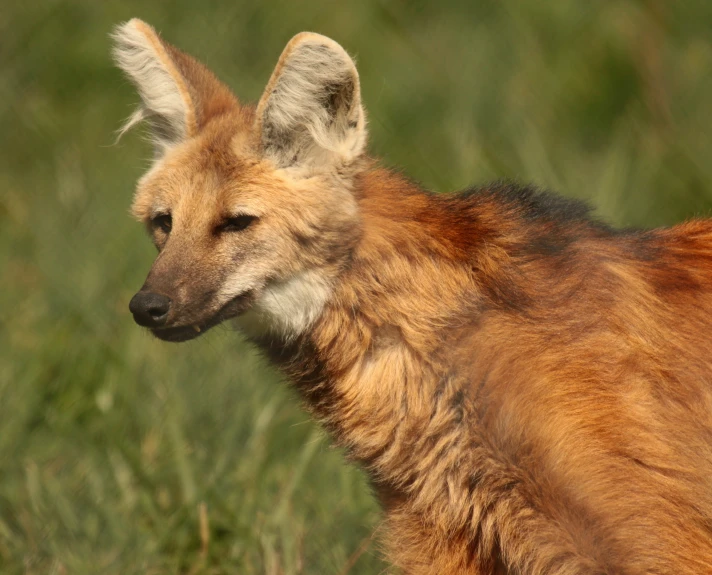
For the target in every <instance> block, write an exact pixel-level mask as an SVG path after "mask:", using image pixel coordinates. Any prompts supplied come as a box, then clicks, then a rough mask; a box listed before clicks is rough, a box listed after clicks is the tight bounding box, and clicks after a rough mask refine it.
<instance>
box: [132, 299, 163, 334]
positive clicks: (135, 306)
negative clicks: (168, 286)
mask: <svg viewBox="0 0 712 575" xmlns="http://www.w3.org/2000/svg"><path fill="white" fill-rule="evenodd" d="M170 309H171V299H170V298H168V297H166V296H164V295H161V294H158V293H151V292H147V291H140V292H138V293H137V294H136V295H135V296H133V297H132V298H131V301H130V302H129V310H130V311H131V313H132V314H133V316H134V321H135V322H136V323H137V324H138V325H142V326H143V327H161V326H162V325H163V324H165V323H166V319H168V311H169V310H170Z"/></svg>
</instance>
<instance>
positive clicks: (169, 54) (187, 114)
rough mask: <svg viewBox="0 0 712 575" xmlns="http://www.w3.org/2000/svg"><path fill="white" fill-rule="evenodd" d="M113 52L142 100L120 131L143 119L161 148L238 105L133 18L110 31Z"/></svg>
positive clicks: (197, 65)
mask: <svg viewBox="0 0 712 575" xmlns="http://www.w3.org/2000/svg"><path fill="white" fill-rule="evenodd" d="M112 38H113V40H114V48H113V55H114V59H115V61H116V64H117V65H118V67H119V68H121V69H122V70H123V71H124V73H125V74H126V75H127V76H128V77H129V79H130V80H131V81H132V82H133V83H134V85H135V86H136V88H137V89H138V93H139V95H140V97H141V105H140V107H139V108H138V110H136V112H134V113H133V115H132V116H131V117H130V118H129V119H128V121H127V122H126V124H125V125H124V126H123V128H122V129H121V130H120V135H121V134H123V133H124V132H126V130H128V129H129V128H131V127H132V126H134V125H135V124H137V123H139V122H140V121H142V120H144V119H145V120H147V121H148V122H149V123H150V125H151V132H152V135H153V139H154V141H155V143H156V145H157V147H158V149H159V151H163V150H165V149H166V148H168V147H170V146H173V145H175V144H177V143H179V142H182V141H183V140H186V139H188V138H190V137H192V136H194V135H196V134H197V133H198V132H199V131H200V129H201V127H202V126H204V125H205V124H206V123H207V122H208V121H209V120H210V119H211V118H212V117H214V116H216V115H219V114H222V113H225V112H228V111H229V110H230V109H233V108H235V107H237V105H238V104H237V100H236V99H235V97H234V96H233V95H232V94H231V93H230V90H228V88H226V87H225V86H224V85H223V84H222V83H220V81H218V80H217V79H216V78H215V76H213V74H212V73H211V72H210V71H208V70H207V68H205V67H204V66H203V65H202V64H200V63H199V62H197V61H196V60H194V59H193V58H191V57H190V56H188V55H187V54H184V53H183V52H181V51H180V50H178V49H177V48H174V47H173V46H171V45H170V44H168V43H167V42H165V41H163V40H162V39H161V37H160V36H159V35H158V33H157V32H156V31H155V30H154V29H153V28H152V27H151V26H149V25H148V24H146V23H145V22H143V21H141V20H139V19H137V18H134V19H133V20H129V21H128V22H126V23H124V24H121V25H119V26H117V27H116V29H115V30H114V33H113V34H112Z"/></svg>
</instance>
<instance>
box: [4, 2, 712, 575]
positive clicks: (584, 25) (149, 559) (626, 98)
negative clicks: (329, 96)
mask: <svg viewBox="0 0 712 575" xmlns="http://www.w3.org/2000/svg"><path fill="white" fill-rule="evenodd" d="M133 16H138V17H140V18H143V19H145V20H147V21H149V22H150V23H152V24H154V25H155V26H156V27H157V29H159V30H160V31H161V32H162V33H163V34H164V36H165V37H166V38H167V39H168V40H169V41H170V42H173V43H175V44H177V45H178V46H179V47H181V48H183V49H184V50H187V51H188V52H190V53H192V54H194V55H195V56H197V57H198V58H200V59H201V60H203V61H204V62H206V63H207V64H208V65H209V66H210V67H211V68H212V69H213V70H215V71H216V73H217V74H218V75H219V76H220V77H221V78H222V79H224V80H225V81H226V82H227V83H228V84H229V85H230V86H231V87H232V88H233V89H234V90H235V92H236V93H237V94H238V96H239V97H240V98H242V99H244V100H255V99H257V98H258V97H259V95H260V91H261V89H262V87H263V86H264V84H265V82H266V81H267V79H268V77H269V75H270V73H271V70H272V67H273V66H274V64H275V62H276V59H277V57H278V55H279V53H280V51H281V49H282V47H283V46H284V44H285V43H286V42H287V40H288V39H289V38H290V37H291V36H292V35H293V34H295V33H296V32H299V31H301V30H313V31H317V32H321V33H323V34H327V35H329V36H332V37H333V38H335V39H336V40H337V41H339V42H341V43H342V44H343V45H344V46H345V47H346V48H347V49H348V50H349V51H350V52H351V53H352V54H353V55H354V56H355V57H356V58H357V60H358V63H359V68H360V72H361V77H362V86H363V92H364V100H365V103H366V106H367V108H368V111H369V118H370V130H371V149H372V151H373V152H374V153H375V154H377V155H381V156H383V157H384V158H385V162H386V163H387V164H389V165H394V166H401V167H403V168H404V169H405V171H406V172H408V173H409V174H410V175H412V176H413V177H414V178H416V179H418V180H420V181H422V182H423V183H424V185H426V186H429V187H433V188H435V189H438V190H453V189H457V188H462V187H466V186H468V185H469V184H471V183H476V182H484V181H487V180H492V179H496V178H501V177H508V178H515V179H518V180H524V181H533V182H536V183H537V184H539V185H541V186H545V187H549V188H553V189H555V190H557V191H560V192H562V193H564V194H568V195H573V196H576V197H579V198H585V199H587V200H589V201H590V202H591V203H592V204H593V205H595V206H596V207H597V209H598V213H599V214H600V215H601V216H603V217H605V218H606V219H608V220H609V221H612V222H614V223H616V224H620V225H635V226H652V225H663V224H671V223H674V222H676V221H679V220H681V219H684V218H686V217H690V216H693V215H708V214H709V210H710V207H711V206H712V139H711V134H712V2H709V1H707V0H687V1H686V2H666V1H664V0H649V1H643V0H640V1H638V0H617V1H600V2H592V1H590V0H548V1H536V2H535V1H515V0H487V1H484V0H483V1H474V0H471V1H467V0H463V1H461V2H455V1H452V2H447V1H442V2H437V3H436V2H425V1H424V0H420V1H415V2H405V1H402V0H401V1H396V0H360V1H351V2H339V3H331V2H326V1H325V0H312V1H310V2H308V3H296V2H286V1H280V0H265V1H262V2H247V1H245V0H231V1H226V0H220V1H214V0H207V1H204V2H194V1H189V0H175V1H171V2H151V3H148V2H139V1H138V0H122V1H118V0H107V1H103V2H96V1H91V0H65V1H61V2H60V1H57V0H44V1H42V2H28V1H19V0H5V2H4V3H3V7H2V9H0V275H1V277H2V282H1V284H0V573H3V574H5V573H7V574H10V573H23V574H44V573H50V574H57V575H59V574H94V573H101V574H122V575H123V574H131V573H148V574H168V573H182V574H203V573H246V574H252V573H268V574H278V573H284V574H286V575H291V574H298V573H319V574H321V573H325V574H326V573H333V574H343V573H350V574H355V573H361V574H371V573H380V572H383V571H384V570H385V565H384V564H383V563H382V562H381V561H380V559H379V556H378V549H377V544H376V543H375V542H372V541H371V535H372V533H373V531H374V530H375V529H377V526H378V522H379V514H378V510H377V508H376V505H375V504H374V502H373V501H372V499H371V496H370V494H369V492H368V487H367V483H366V481H365V479H364V477H363V476H362V474H361V473H360V472H359V471H358V470H356V469H354V468H352V467H350V466H347V465H344V464H343V462H342V460H341V455H340V454H339V452H338V451H336V450H334V449H332V448H330V447H329V446H328V439H327V438H325V437H323V434H322V433H321V432H320V431H319V429H318V428H317V427H316V426H315V425H313V424H312V423H311V422H309V421H308V418H307V417H306V416H305V414H304V413H303V412H302V411H301V409H300V408H299V403H298V400H297V398H296V397H295V395H294V394H293V393H292V392H290V391H289V390H288V388H287V387H286V386H285V385H284V384H283V382H281V381H279V378H278V376H277V374H276V373H275V372H274V371H272V370H270V369H268V368H267V367H266V366H265V365H264V364H263V363H262V362H261V360H260V359H259V358H258V357H257V356H256V354H255V353H254V352H253V351H252V350H250V349H249V348H248V347H247V346H246V345H245V344H244V342H243V341H242V340H241V339H240V337H239V334H236V333H233V332H231V331H230V329H229V328H223V329H217V330H214V332H211V333H210V334H209V335H208V336H206V337H204V338H201V339H200V340H198V341H196V342H192V343H189V344H183V345H181V346H180V347H179V346H175V345H170V344H165V343H161V342H158V341H154V340H153V339H151V337H149V336H148V335H147V334H145V333H144V332H143V331H142V330H140V329H139V328H137V327H136V326H135V325H134V324H133V321H132V319H131V316H130V314H129V313H128V310H127V303H128V301H129V299H130V297H131V295H132V294H133V292H134V291H135V290H136V289H137V288H138V287H139V286H140V285H141V283H142V282H143V279H144V276H145V274H146V272H147V271H148V269H149V266H150V263H151V261H152V259H153V256H154V252H153V248H152V247H151V245H150V243H149V241H148V240H147V239H146V238H145V237H144V233H143V231H142V229H141V227H140V226H139V225H138V224H135V223H134V222H132V221H131V220H130V219H129V217H128V215H127V209H128V206H129V203H130V198H131V193H132V190H133V186H134V183H135V180H136V179H137V177H139V176H140V175H141V173H142V171H143V170H144V169H145V167H146V165H147V160H148V158H149V157H150V155H151V151H150V149H149V146H148V145H147V144H146V143H145V142H144V141H143V140H142V139H141V137H140V136H138V135H137V134H130V135H128V136H126V137H125V138H124V139H123V140H122V142H121V143H120V144H118V145H116V146H112V145H111V144H112V143H113V140H114V130H115V129H116V128H117V127H118V126H119V125H120V123H121V122H122V120H123V119H124V118H125V117H126V116H127V115H128V114H129V113H130V111H131V110H132V107H133V105H134V104H135V103H136V101H137V97H136V95H135V93H134V91H133V89H132V88H131V87H130V86H129V85H128V83H127V82H126V81H125V80H124V79H123V78H122V77H121V75H120V74H119V72H118V71H117V70H116V69H115V68H113V67H112V64H111V62H110V58H109V40H108V33H109V32H110V30H111V28H112V26H114V25H115V24H116V23H118V22H120V21H123V20H126V19H128V18H130V17H133Z"/></svg>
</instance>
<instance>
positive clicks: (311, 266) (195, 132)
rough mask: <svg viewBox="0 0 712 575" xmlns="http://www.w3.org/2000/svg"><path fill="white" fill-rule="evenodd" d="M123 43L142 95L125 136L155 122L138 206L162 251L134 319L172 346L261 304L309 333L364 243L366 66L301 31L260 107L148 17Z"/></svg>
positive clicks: (123, 57) (284, 324)
mask: <svg viewBox="0 0 712 575" xmlns="http://www.w3.org/2000/svg"><path fill="white" fill-rule="evenodd" d="M113 38H114V41H115V46H114V57H115V59H116V62H117V63H118V65H119V67H120V68H121V69H122V70H123V71H124V72H125V73H126V74H127V76H128V77H129V78H130V80H131V81H132V82H133V83H134V84H135V85H136V88H137V89H138V93H139V95H140V97H141V105H140V107H139V109H138V110H137V111H136V112H135V113H134V114H133V115H132V116H131V117H130V118H129V120H128V122H127V123H126V125H125V126H124V128H123V131H125V130H127V129H128V128H130V127H131V126H132V125H134V124H136V123H138V122H140V121H142V120H145V121H146V122H148V124H149V125H150V132H151V135H152V139H153V141H154V145H155V161H154V163H153V166H152V167H151V168H150V170H149V171H148V173H147V174H145V175H144V176H143V177H142V178H141V180H140V181H139V183H138V187H137V191H136V195H135V197H134V202H133V206H132V211H133V213H134V215H135V216H136V217H137V218H138V219H139V220H140V221H142V222H144V223H145V225H146V227H147V228H148V231H149V234H150V235H151V237H152V239H153V242H154V244H155V245H156V247H157V248H158V252H159V253H158V257H157V258H156V260H155V262H154V264H153V267H152V268H151V271H150V273H149V274H148V278H147V279H146V282H145V283H144V285H143V287H142V288H141V290H140V291H139V292H138V293H137V294H136V295H135V296H134V298H133V299H132V300H131V303H130V306H129V307H130V309H131V312H132V313H133V315H134V319H135V320H136V322H137V323H138V324H140V325H142V326H145V327H148V328H150V329H151V330H152V331H153V333H154V334H155V335H156V336H157V337H159V338H161V339H165V340H169V341H183V340H186V339H190V338H193V337H196V336H197V335H198V334H200V333H202V332H204V331H205V330H206V329H208V328H210V327H212V326H214V325H216V324H218V323H220V322H221V321H223V320H225V319H228V318H232V317H236V316H238V315H240V314H242V313H243V312H245V311H246V310H248V309H252V310H254V311H256V312H257V313H258V314H259V315H261V316H262V318H261V321H264V322H265V323H267V324H269V326H270V327H272V328H274V329H278V330H282V331H283V332H284V334H285V335H287V336H288V335H290V334H296V333H299V332H300V331H302V330H304V329H305V328H306V327H308V326H309V324H310V323H311V322H313V321H314V320H315V319H316V318H317V317H318V315H319V313H320V312H321V309H322V307H323V305H324V304H325V302H326V301H327V300H328V298H329V294H330V291H331V288H332V282H333V279H334V277H335V276H336V275H337V274H338V271H339V268H340V267H341V266H343V264H344V262H345V261H346V260H347V259H348V257H349V253H350V251H351V250H352V249H353V246H354V244H355V242H356V240H357V238H358V235H359V228H360V226H359V214H358V209H357V205H356V199H355V198H354V196H353V194H352V189H351V188H352V182H353V178H354V175H355V174H356V173H357V171H358V169H359V165H360V164H361V163H362V161H360V160H361V158H362V157H363V150H364V147H365V141H366V129H365V117H364V112H363V109H362V107H361V96H360V91H359V79H358V74H357V72H356V68H355V66H354V63H353V61H352V60H351V58H350V57H349V56H348V54H347V53H346V52H345V51H344V50H343V48H341V46H339V45H338V44H337V43H336V42H334V41H333V40H330V39H329V38H326V37H324V36H320V35H318V34H311V33H302V34H299V35H297V36H295V37H294V38H293V39H292V40H291V41H290V42H289V44H287V47H286V48H285V50H284V52H283V53H282V55H281V57H280V59H279V62H278V63H277V66H276V68H275V70H274V73H273V74H272V77H271V78H270V80H269V82H268V84H267V87H266V88H265V91H264V94H263V95H262V97H261V98H260V101H259V102H258V104H257V105H256V106H249V105H244V104H242V103H240V102H239V101H238V100H237V98H235V96H233V95H232V93H231V92H230V90H229V89H228V88H227V87H225V85H223V84H222V83H220V82H219V81H218V80H217V79H216V78H215V76H213V74H212V73H210V72H209V71H208V70H207V69H206V68H205V67H204V66H202V65H201V64H200V63H198V62H197V61H195V60H194V59H193V58H191V57H190V56H187V55H186V54H184V53H183V52H181V51H179V50H177V49H176V48H174V47H173V46H171V45H169V44H167V43H166V42H164V41H163V40H162V39H161V38H160V36H159V35H158V34H157V33H156V31H155V30H154V29H153V28H152V27H151V26H149V25H148V24H146V23H145V22H142V21H140V20H136V19H134V20H131V21H129V22H127V23H125V24H122V25H121V26H119V27H118V28H117V29H116V31H115V33H114V35H113Z"/></svg>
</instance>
